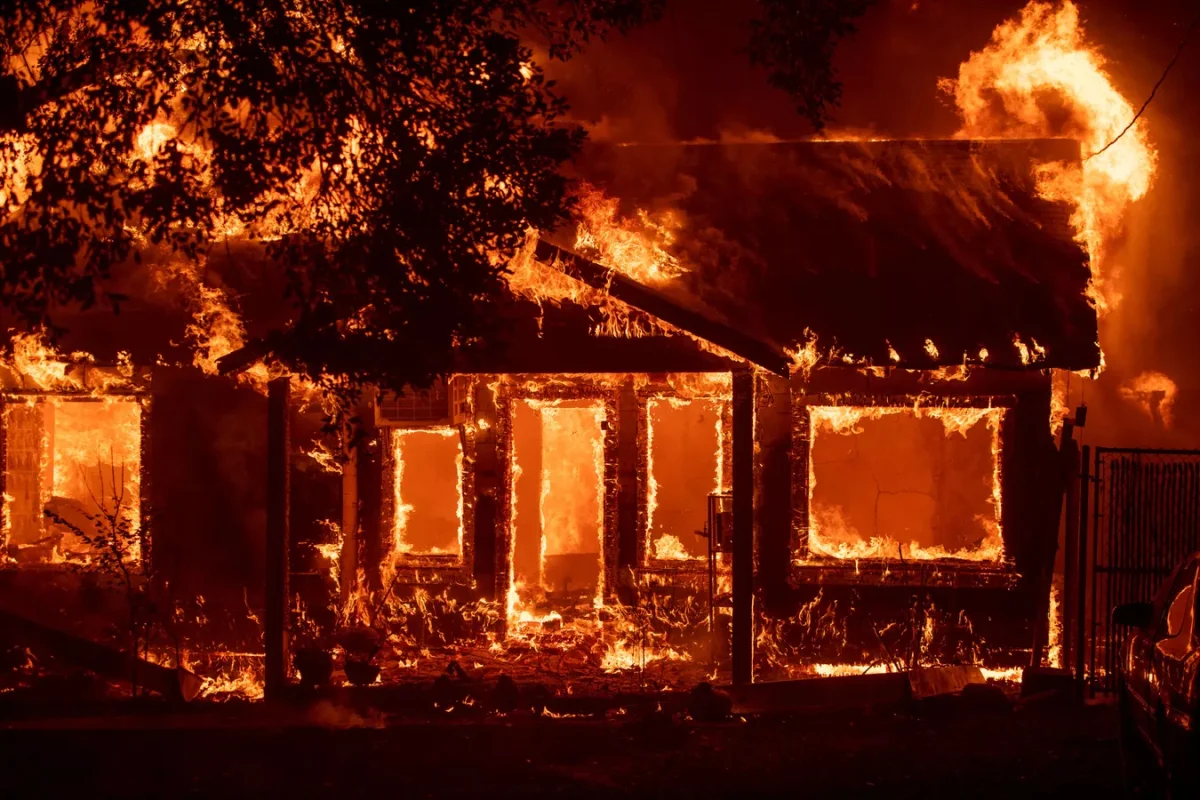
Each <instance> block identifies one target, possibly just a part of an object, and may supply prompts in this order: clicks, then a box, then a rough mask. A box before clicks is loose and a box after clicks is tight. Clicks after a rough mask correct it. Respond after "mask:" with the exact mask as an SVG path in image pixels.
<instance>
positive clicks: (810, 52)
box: [749, 0, 875, 131]
mask: <svg viewBox="0 0 1200 800" xmlns="http://www.w3.org/2000/svg"><path fill="white" fill-rule="evenodd" d="M874 4H875V0H759V6H761V8H762V16H761V17H760V18H759V19H756V20H754V21H753V22H751V24H750V48H749V49H750V59H751V61H753V62H754V63H755V64H758V65H759V66H761V67H763V68H764V69H766V70H767V80H768V81H769V82H770V83H771V85H772V86H774V87H775V88H777V89H782V90H783V91H785V92H787V93H788V94H789V95H791V97H792V100H793V101H794V102H795V103H796V110H797V111H799V113H800V114H801V115H803V116H804V117H805V118H806V119H808V121H809V122H810V123H811V124H812V126H813V128H814V129H815V130H818V131H820V130H824V128H825V122H826V121H827V120H828V118H829V111H830V109H831V108H833V107H835V106H837V105H838V103H840V102H841V98H842V84H841V82H840V81H838V79H837V74H836V73H835V71H834V68H833V51H834V48H835V47H836V46H837V43H838V41H839V40H841V39H843V38H844V37H846V36H850V35H851V34H853V33H854V32H855V30H856V29H855V26H854V21H855V20H857V19H858V18H859V17H861V16H862V15H863V14H864V13H866V11H867V9H868V8H870V7H871V6H872V5H874Z"/></svg>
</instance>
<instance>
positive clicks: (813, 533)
mask: <svg viewBox="0 0 1200 800" xmlns="http://www.w3.org/2000/svg"><path fill="white" fill-rule="evenodd" d="M1079 158H1080V154H1079V146H1078V144H1077V143H1075V142H1069V141H1065V140H1029V141H1024V140H1020V141H1013V140H1009V141H966V140H964V141H857V142H803V143H779V144H753V145H751V144H745V145H716V144H696V145H654V146H651V145H646V146H624V147H612V148H605V147H597V148H594V149H592V150H590V151H589V152H588V153H587V154H586V157H585V158H584V159H582V160H581V162H580V164H579V166H578V169H579V171H580V176H579V177H580V178H581V179H582V180H584V181H586V183H585V186H586V187H588V188H587V189H586V190H585V192H584V194H583V196H582V199H581V203H580V220H581V221H580V223H579V225H578V228H577V229H572V230H569V231H568V230H563V231H557V232H548V233H543V234H542V235H541V236H540V237H536V238H531V241H530V243H529V246H528V247H527V248H526V250H525V251H524V252H522V253H521V254H519V255H518V257H517V259H516V260H515V261H514V262H513V264H512V266H511V273H510V275H509V284H510V288H511V293H510V296H509V297H508V298H507V300H505V301H504V302H500V303H497V304H495V305H494V306H493V307H491V308H490V309H489V310H488V313H490V314H494V315H495V317H496V319H495V322H496V327H495V329H496V330H497V331H498V332H499V333H498V336H497V337H496V338H494V339H493V340H490V341H488V342H486V343H483V344H480V345H478V346H474V347H469V348H464V349H463V350H462V351H461V352H460V353H459V354H458V359H459V360H458V363H457V364H456V365H455V368H454V370H453V371H452V373H451V374H448V375H447V376H446V377H445V378H444V379H443V380H442V381H440V382H439V383H438V384H437V385H435V387H434V388H433V389H431V390H429V391H424V392H411V393H406V394H403V395H400V396H389V395H382V396H378V397H375V398H372V399H370V401H369V402H367V403H365V404H364V406H363V408H362V409H361V414H360V415H359V419H360V420H361V422H360V423H358V428H357V429H356V430H355V432H354V435H353V436H344V437H343V438H342V441H341V443H340V444H336V445H334V446H333V447H331V448H326V449H324V450H320V449H314V448H312V447H311V446H310V445H309V444H308V442H307V437H311V436H314V435H317V434H318V428H319V420H318V419H317V418H318V417H319V416H320V412H319V411H317V412H313V411H312V410H311V409H308V410H304V409H301V408H298V407H297V406H295V405H293V404H290V403H289V402H288V400H289V392H288V390H287V389H286V388H285V387H286V384H285V383H284V382H283V381H276V382H275V383H274V384H273V386H274V387H276V388H275V390H274V391H273V393H272V397H271V400H270V401H269V402H268V401H267V400H264V399H263V398H262V396H261V395H260V394H258V393H257V392H255V391H254V389H253V388H247V387H245V386H238V385H237V384H236V383H235V379H234V377H233V376H215V375H208V374H204V373H201V372H200V371H199V370H188V369H181V368H175V367H171V368H164V367H155V368H153V369H137V370H134V369H133V368H132V367H128V366H127V367H125V368H124V373H122V372H120V371H119V370H117V371H109V372H105V374H106V375H108V374H109V373H110V372H111V373H112V375H115V378H112V379H111V380H109V381H108V382H104V381H102V380H100V379H99V378H97V379H96V380H93V379H92V378H91V377H89V376H90V375H91V373H90V372H88V371H87V370H83V371H82V373H80V374H81V376H82V377H78V378H72V380H73V381H74V382H73V383H72V384H71V385H70V386H69V387H68V386H65V384H64V383H63V381H65V380H66V379H65V378H64V377H62V376H60V377H59V378H57V379H55V378H54V377H53V376H51V377H47V378H44V379H43V380H41V381H40V382H39V381H34V383H33V384H28V385H27V384H23V383H22V382H21V380H22V379H21V378H20V377H14V378H12V379H11V380H10V381H9V382H8V383H6V394H5V413H4V416H3V419H4V425H5V432H4V436H3V437H0V438H2V440H3V442H4V444H5V446H4V451H3V463H4V492H5V513H6V516H5V529H6V534H7V545H8V552H9V554H10V562H12V563H10V564H9V567H10V570H9V571H11V572H13V573H20V577H19V578H13V579H12V580H9V582H8V584H7V585H8V586H9V587H27V586H28V585H29V583H30V581H31V580H32V578H31V577H30V575H31V574H32V573H33V572H37V571H39V570H40V571H42V572H49V571H52V570H50V569H49V567H50V566H52V565H54V564H55V563H57V562H61V561H64V560H66V561H69V560H70V559H69V558H65V557H64V556H63V551H64V548H66V549H69V548H71V547H73V546H74V545H73V544H72V541H73V540H72V539H71V538H70V537H69V536H67V535H66V534H64V533H62V532H61V531H60V532H58V533H57V534H56V533H55V532H54V531H53V530H51V528H53V523H48V522H46V521H44V520H43V516H42V515H41V514H39V513H38V505H39V504H40V505H42V506H45V505H47V504H48V503H59V504H60V505H64V506H67V505H71V502H70V501H71V499H72V498H74V499H75V501H76V502H75V503H74V505H83V504H84V503H85V502H86V500H87V497H86V496H85V494H86V493H84V492H83V490H82V489H80V490H78V491H76V489H77V488H78V487H75V488H73V486H74V484H73V483H72V481H73V480H74V481H75V483H80V482H81V481H82V483H80V485H81V486H84V488H86V486H87V484H86V477H87V475H86V472H87V470H89V469H93V468H95V469H96V471H97V474H98V475H99V474H100V473H101V472H103V467H104V465H105V464H108V465H110V467H111V466H112V465H114V464H123V465H125V469H126V470H127V473H125V478H124V480H126V482H127V483H128V484H129V489H128V494H129V497H130V498H133V499H131V500H130V502H134V503H135V504H138V507H139V513H141V514H142V515H143V516H144V517H148V523H149V524H148V525H147V526H146V527H147V529H148V531H149V533H148V539H149V541H150V551H151V553H152V554H153V558H154V559H155V562H156V568H160V569H163V570H166V571H167V572H168V573H169V575H170V578H169V583H171V584H172V585H173V586H175V587H176V589H177V591H178V592H179V593H182V594H183V595H186V596H187V597H188V598H189V601H188V603H191V606H189V607H190V608H191V611H190V614H191V615H192V617H195V616H196V615H201V616H203V614H201V612H200V611H198V610H197V608H196V607H195V601H192V600H190V598H192V597H196V596H207V597H209V598H210V600H209V601H205V600H201V601H200V605H201V606H203V605H204V603H205V602H208V603H209V605H210V606H212V605H213V604H214V601H212V600H211V598H213V597H215V596H218V595H222V594H223V595H225V596H226V597H227V598H228V599H227V602H226V603H225V606H226V607H227V608H230V609H235V610H237V611H238V613H231V614H230V615H229V616H230V618H231V619H232V618H234V617H250V618H252V619H253V620H254V621H257V619H258V618H259V617H265V620H266V622H267V624H268V630H267V637H266V650H267V661H268V664H270V662H272V661H274V663H275V664H276V665H277V666H276V669H277V671H278V673H279V674H280V675H282V674H283V673H284V672H285V671H286V670H287V669H288V665H289V664H290V663H291V662H290V661H289V660H288V659H287V658H286V657H284V652H283V651H284V648H285V647H289V648H290V650H291V651H292V652H294V653H299V652H308V651H311V650H320V649H326V650H334V651H335V652H338V653H341V654H342V657H343V658H345V659H346V660H347V662H348V661H351V660H356V659H357V660H361V661H366V662H370V664H371V665H373V666H374V667H379V668H380V677H376V674H375V672H376V671H375V670H374V669H373V668H372V669H370V670H369V671H368V672H367V677H366V679H365V681H364V682H370V681H372V680H376V681H382V682H393V681H397V680H404V679H406V678H416V677H429V676H432V675H436V674H439V673H441V672H442V671H443V670H445V669H446V665H447V663H448V662H449V661H450V660H451V659H458V660H459V661H461V662H463V663H474V664H475V665H476V666H477V667H478V668H494V669H496V670H501V671H507V672H510V673H516V672H519V671H521V670H526V671H528V672H529V673H530V674H531V675H534V676H536V677H539V678H545V677H546V676H547V675H553V676H554V677H555V678H559V679H570V680H581V681H582V680H589V681H609V682H610V683H612V684H613V685H616V683H619V682H622V681H626V682H627V681H629V680H633V681H635V682H640V683H641V684H642V685H644V684H645V682H646V681H647V680H653V681H655V682H663V683H673V682H674V683H688V682H695V681H696V680H701V679H708V678H710V677H711V676H713V675H716V676H717V677H718V678H722V679H732V680H735V681H747V680H751V679H759V680H765V679H775V678H780V677H795V676H800V675H804V674H814V673H822V674H828V673H830V672H836V671H838V670H841V669H847V670H849V669H854V670H856V671H862V670H863V669H866V668H868V667H871V666H873V667H874V668H876V669H903V668H906V667H911V666H914V665H917V664H936V663H968V664H980V665H983V666H985V667H988V668H991V669H997V670H1003V669H1008V668H1013V667H1017V666H1020V665H1023V664H1028V663H1029V660H1030V652H1031V649H1033V648H1035V647H1038V648H1040V647H1041V646H1043V645H1044V644H1045V641H1046V638H1047V637H1048V636H1049V637H1051V638H1052V636H1053V630H1052V628H1053V624H1049V625H1048V624H1047V613H1048V609H1049V606H1050V601H1049V595H1050V586H1051V583H1052V571H1053V563H1054V558H1055V551H1056V547H1057V535H1058V522H1059V515H1060V510H1061V503H1062V481H1061V478H1060V466H1059V464H1060V460H1059V456H1058V449H1057V447H1056V443H1055V436H1056V435H1057V432H1058V429H1059V427H1060V426H1061V424H1062V419H1063V417H1064V415H1065V412H1066V410H1065V409H1064V408H1060V407H1059V405H1060V404H1057V403H1056V402H1055V400H1054V398H1055V385H1056V375H1061V374H1064V373H1065V372H1068V371H1075V372H1083V371H1092V370H1094V369H1096V368H1097V367H1098V366H1099V364H1100V352H1099V349H1098V346H1097V344H1096V341H1097V320H1096V313H1095V310H1094V308H1093V306H1092V305H1091V304H1090V303H1089V300H1088V296H1087V292H1088V286H1089V277H1090V272H1089V265H1088V257H1087V254H1086V252H1085V251H1084V249H1083V248H1082V246H1081V245H1080V244H1079V242H1078V241H1077V240H1076V238H1075V233H1074V231H1073V230H1072V227H1071V224H1070V214H1071V208H1070V207H1069V206H1068V205H1067V204H1066V203H1063V202H1058V201H1056V200H1053V199H1048V198H1046V197H1044V196H1043V193H1040V192H1039V191H1038V189H1037V165H1041V164H1047V163H1056V164H1063V165H1067V166H1070V165H1071V164H1077V163H1078V162H1079ZM226 349H228V348H226ZM236 362H237V359H236V358H235V359H233V363H236ZM31 369H32V368H31V367H29V366H28V365H26V366H25V374H27V375H28V374H29V373H30V371H31ZM93 371H96V370H93ZM97 374H99V373H97ZM294 395H295V391H294V390H293V391H292V392H291V393H290V396H291V397H294ZM97 415H99V416H97ZM100 417H103V419H102V420H101V419H100ZM118 417H119V418H120V420H118V419H117V418H118ZM268 417H269V418H270V424H269V426H268V427H270V428H271V430H272V431H275V432H276V433H277V435H275V436H274V437H273V438H272V439H271V440H270V441H271V444H268V441H267V436H266V435H265V434H264V433H263V421H264V419H267V418H268ZM110 418H111V419H110ZM118 422H119V423H120V428H121V430H123V431H127V432H134V433H129V434H128V435H124V438H119V437H112V438H113V441H112V442H111V443H105V442H99V443H97V442H96V441H95V440H94V439H93V440H89V442H88V443H87V444H86V446H85V445H83V444H80V443H79V442H78V441H77V439H78V438H79V437H80V435H81V432H82V431H86V430H92V431H94V430H96V429H100V428H102V429H103V430H106V431H107V430H109V429H110V427H112V426H116V425H117V424H118ZM109 423H112V426H110V425H109ZM284 423H288V424H286V425H285V424H284ZM288 427H290V433H291V436H290V443H289V440H288V437H287V435H285V434H286V429H287V428H288ZM97 447H100V448H105V447H107V448H110V449H109V450H106V451H105V452H107V453H108V455H107V456H105V455H104V454H103V453H100V454H99V455H97V453H98V452H99V451H97V452H93V450H96V448H97ZM88 448H91V449H88ZM119 448H127V449H128V450H129V452H128V453H126V454H123V455H121V456H120V457H118V455H117V452H116V451H117V449H119ZM338 450H340V452H334V451H338ZM77 451H78V452H77ZM85 451H86V452H85ZM338 456H340V457H338ZM72 459H73V460H72ZM72 465H74V466H72ZM322 465H323V466H322ZM289 466H290V471H289V469H288V467H289ZM111 471H112V470H111V469H110V472H111ZM269 471H272V474H273V475H274V476H275V477H274V478H273V482H272V483H271V484H270V486H268V482H267V480H266V477H265V476H266V475H267V473H268V472H269ZM72 474H74V475H75V478H72V477H70V476H71V475H72ZM134 476H136V477H134ZM231 476H232V477H231ZM76 479H77V480H76ZM289 484H290V493H289V494H287V495H285V494H284V493H285V492H287V490H288V487H289ZM94 491H95V490H94V489H93V493H94ZM73 492H74V493H73ZM76 495H79V496H78V497H76ZM101 496H102V497H103V496H107V494H102V495H101ZM273 503H274V504H275V505H274V507H273V506H272V504H273ZM72 507H73V506H72ZM288 512H290V514H289V513H288ZM63 513H64V514H65V513H66V512H63ZM289 520H290V525H289ZM47 526H50V528H48V527H47ZM35 562H36V563H35ZM34 567H36V569H34ZM231 573H232V576H231ZM264 574H265V575H267V579H266V580H265V581H264V580H263V577H262V576H263V575H264ZM264 587H265V589H264ZM21 590H22V591H24V590H25V589H21ZM5 602H6V603H7V602H8V601H5ZM184 605H186V604H184ZM211 616H215V614H213V615H211ZM273 616H274V618H275V619H276V620H277V623H276V625H275V628H274V630H272V627H271V620H272V618H273ZM245 627H246V623H245V620H239V621H237V622H236V624H235V623H233V622H231V623H228V624H225V623H222V625H215V624H213V623H211V622H210V624H209V626H208V629H207V630H205V631H204V632H203V633H197V634H196V637H197V639H196V643H195V646H194V648H193V651H194V654H193V659H195V658H199V656H198V655H195V653H203V652H206V650H205V648H206V647H207V651H213V652H216V651H220V652H222V653H225V654H229V653H233V654H234V655H236V654H237V653H239V652H240V651H242V650H246V651H254V650H257V651H259V652H261V648H262V645H257V643H256V642H255V641H254V639H255V637H256V636H257V630H256V629H255V628H253V626H252V627H251V630H250V632H249V633H247V632H246V631H245V630H244V628H245ZM215 628H220V629H221V630H220V631H217V630H214V629H215ZM284 628H286V629H287V631H288V634H287V635H284V634H283V629H284ZM1048 628H1050V629H1051V630H1047V629H1048ZM199 629H200V628H199V627H198V628H197V630H199ZM364 640H365V641H366V642H367V644H366V645H364V644H363V642H364ZM203 642H207V643H208V644H202V643H203ZM273 650H274V654H273ZM245 659H246V662H247V663H251V664H252V665H253V666H252V668H253V669H254V670H259V671H260V662H259V661H257V660H255V658H254V657H253V656H252V655H246V656H245ZM227 661H228V659H227ZM234 661H235V662H236V659H234ZM226 668H228V667H226ZM248 669H250V668H248ZM198 671H199V670H198ZM346 671H347V673H350V672H351V669H349V667H348V668H347V670H346ZM359 677H360V678H361V675H360V676H359Z"/></svg>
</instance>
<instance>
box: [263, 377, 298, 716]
mask: <svg viewBox="0 0 1200 800" xmlns="http://www.w3.org/2000/svg"><path fill="white" fill-rule="evenodd" d="M290 395H291V383H290V381H289V379H288V378H286V377H284V378H275V379H274V380H272V381H271V382H270V383H269V384H268V386H267V575H266V598H267V608H266V614H265V615H264V616H265V620H264V631H263V647H264V649H265V650H266V683H265V687H264V689H265V693H266V698H267V700H271V701H274V700H278V699H280V697H281V696H282V693H283V689H284V688H285V687H286V685H287V676H288V640H287V636H288V634H287V613H288V570H289V564H288V561H289V559H288V538H289V537H288V523H289V508H288V506H289V502H290V499H291V487H290V476H289V472H290V461H291V459H290V451H291V442H290V441H289V439H290V435H289V430H288V429H289V422H290V417H291V396H290Z"/></svg>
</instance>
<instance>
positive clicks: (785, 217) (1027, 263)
mask: <svg viewBox="0 0 1200 800" xmlns="http://www.w3.org/2000/svg"><path fill="white" fill-rule="evenodd" d="M1078 160H1079V147H1078V144H1077V143H1076V142H1073V141H1067V140H1003V141H1000V140H993V141H966V140H962V141H852V142H792V143H778V144H673V145H625V146H594V147H591V148H589V149H588V150H587V151H586V152H585V154H584V157H583V158H582V159H581V160H580V162H579V164H578V172H579V175H580V177H582V178H583V179H584V180H586V181H588V182H589V183H591V184H593V185H595V186H597V187H598V188H600V189H601V190H602V191H603V192H604V193H605V194H606V195H608V196H609V197H615V198H619V200H620V203H621V209H622V211H623V212H625V213H629V214H633V213H634V210H635V209H644V210H646V211H649V212H651V213H652V214H653V213H655V212H660V211H663V210H666V209H670V210H672V211H673V212H675V214H676V217H677V219H678V220H679V222H680V225H681V227H680V229H679V230H677V232H676V234H675V239H674V242H673V243H672V244H671V245H670V251H671V253H672V254H673V255H674V256H676V257H677V258H678V259H679V261H680V262H681V264H683V265H684V266H685V267H686V268H687V270H688V271H687V272H686V273H685V274H683V275H681V276H680V277H677V278H675V279H673V280H671V281H669V282H667V283H665V284H662V285H660V286H658V287H656V288H657V289H658V291H659V293H660V294H663V295H665V296H666V297H668V298H670V299H672V300H674V302H676V303H677V304H678V305H680V306H681V307H685V308H688V309H690V310H692V311H694V312H696V313H698V314H701V315H703V316H704V317H706V318H708V319H710V320H712V321H713V322H715V323H718V324H719V325H723V326H725V327H727V328H734V329H736V330H738V331H740V332H742V333H744V334H746V335H748V336H751V337H753V338H755V339H757V340H759V341H761V342H762V343H764V344H765V345H767V346H769V347H771V348H774V349H776V350H778V351H782V349H783V348H786V347H790V346H794V345H795V344H796V343H802V342H804V341H805V340H806V339H807V338H808V336H809V335H810V334H809V332H811V334H815V335H816V336H817V338H818V342H819V343H820V346H821V348H822V350H826V349H827V348H828V347H832V346H836V347H837V348H839V349H840V351H841V352H843V353H849V354H853V355H854V356H857V357H865V358H868V359H870V360H872V361H873V362H874V363H877V364H886V363H889V360H890V359H889V352H890V351H889V347H891V348H894V350H895V351H896V352H897V353H898V354H899V355H900V363H901V364H903V365H906V366H912V367H918V368H919V367H932V366H937V365H942V364H959V363H962V362H963V360H964V355H966V356H968V357H969V358H971V359H972V360H976V359H977V358H978V354H979V351H980V349H981V348H982V349H986V350H987V351H988V360H987V363H988V364H989V365H992V366H1000V367H1014V368H1021V367H1023V366H1025V364H1024V363H1023V362H1022V359H1021V353H1020V350H1019V348H1018V347H1016V346H1015V344H1014V339H1015V337H1020V339H1021V341H1022V342H1024V343H1025V344H1026V345H1027V346H1032V343H1033V342H1036V343H1037V344H1038V345H1040V346H1041V347H1043V348H1045V357H1044V359H1042V360H1039V361H1037V362H1035V363H1034V364H1031V365H1030V366H1032V367H1037V368H1042V367H1047V366H1052V367H1061V368H1068V369H1089V368H1092V367H1095V366H1096V365H1097V364H1098V363H1099V349H1098V345H1097V343H1096V340H1097V323H1096V313H1095V310H1094V309H1093V308H1092V307H1091V305H1090V303H1089V302H1088V300H1087V297H1086V294H1085V290H1086V287H1087V282H1088V278H1089V267H1088V257H1087V253H1086V252H1085V251H1084V249H1083V248H1082V247H1081V245H1080V244H1079V242H1078V241H1077V240H1076V237H1075V233H1074V231H1073V230H1072V227H1071V225H1070V220H1069V218H1070V214H1071V211H1072V209H1071V207H1070V206H1069V205H1068V204H1066V203H1062V202H1055V201H1051V200H1048V199H1045V198H1042V197H1040V196H1039V194H1038V191H1037V187H1036V173H1035V165H1037V164H1040V163H1045V162H1055V161H1057V162H1075V163H1078ZM551 238H554V239H555V241H556V242H557V243H559V244H563V243H567V244H568V247H569V246H570V243H571V242H573V236H572V235H571V234H570V232H559V235H558V236H557V237H554V236H552V237H551ZM632 305H635V306H636V305H637V303H636V302H633V303H632ZM927 340H928V341H930V342H932V343H933V345H934V348H935V349H936V352H937V356H931V355H930V352H931V350H930V349H928V348H927V347H926V341H927Z"/></svg>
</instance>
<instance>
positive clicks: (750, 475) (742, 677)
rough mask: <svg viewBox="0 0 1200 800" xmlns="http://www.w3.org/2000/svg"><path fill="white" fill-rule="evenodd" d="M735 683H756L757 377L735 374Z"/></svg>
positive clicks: (733, 645)
mask: <svg viewBox="0 0 1200 800" xmlns="http://www.w3.org/2000/svg"><path fill="white" fill-rule="evenodd" d="M731 647H732V650H733V682H734V683H735V684H746V683H751V682H753V680H754V375H753V373H751V372H750V371H749V370H737V371H736V372H734V373H733V633H732V643H731Z"/></svg>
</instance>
